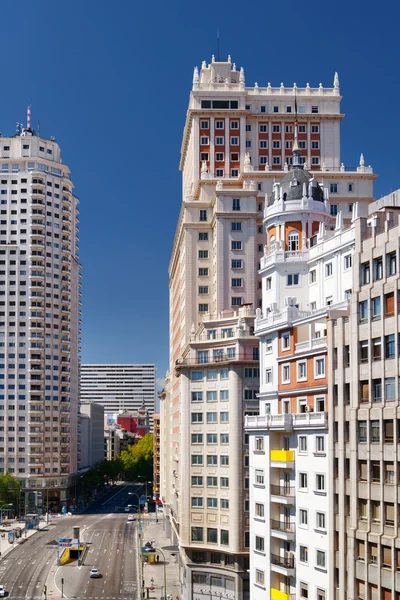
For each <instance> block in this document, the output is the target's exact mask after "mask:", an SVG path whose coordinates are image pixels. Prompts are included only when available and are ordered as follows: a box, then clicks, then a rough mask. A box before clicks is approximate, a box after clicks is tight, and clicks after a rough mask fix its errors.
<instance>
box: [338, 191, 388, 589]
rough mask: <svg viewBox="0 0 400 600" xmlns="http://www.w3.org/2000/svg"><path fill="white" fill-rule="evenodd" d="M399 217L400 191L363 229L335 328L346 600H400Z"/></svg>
mask: <svg viewBox="0 0 400 600" xmlns="http://www.w3.org/2000/svg"><path fill="white" fill-rule="evenodd" d="M399 216H400V191H399V190H397V191H396V192H394V193H391V194H389V195H388V196H385V197H383V198H381V199H380V200H378V201H376V202H374V203H372V204H371V205H370V207H369V215H368V217H367V218H365V219H359V220H357V221H356V222H355V249H354V254H353V294H352V296H351V303H350V306H349V309H348V311H347V312H346V314H340V315H339V314H338V315H337V316H335V318H332V319H331V320H330V321H329V322H328V355H329V356H330V359H329V367H328V368H329V377H328V379H329V382H328V387H329V392H328V393H329V397H330V398H332V406H331V410H330V411H329V431H330V432H331V435H330V440H329V456H330V457H331V459H330V460H331V471H330V482H329V486H330V488H331V491H332V495H331V507H330V508H331V511H330V512H331V514H332V515H333V516H332V521H331V523H330V527H329V532H330V536H329V547H330V560H329V569H330V570H331V582H332V587H331V596H330V597H335V598H337V599H340V600H342V599H344V598H348V599H357V600H358V599H359V598H365V599H367V598H368V599H371V600H375V599H378V598H379V599H384V600H389V598H390V599H399V598H400V577H399V564H400V538H399V533H398V532H399V497H398V490H399V481H400V480H399V462H398V456H397V447H398V446H397V444H398V435H399V412H398V410H399V409H398V406H399V343H400V339H399V287H400V279H399V260H400V257H399V239H400V221H399ZM334 594H335V595H334Z"/></svg>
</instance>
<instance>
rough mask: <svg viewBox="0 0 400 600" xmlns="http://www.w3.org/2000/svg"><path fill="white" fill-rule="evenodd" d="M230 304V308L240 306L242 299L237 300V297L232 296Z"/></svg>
mask: <svg viewBox="0 0 400 600" xmlns="http://www.w3.org/2000/svg"><path fill="white" fill-rule="evenodd" d="M231 303H232V306H242V303H243V298H238V297H234V296H233V297H232V298H231Z"/></svg>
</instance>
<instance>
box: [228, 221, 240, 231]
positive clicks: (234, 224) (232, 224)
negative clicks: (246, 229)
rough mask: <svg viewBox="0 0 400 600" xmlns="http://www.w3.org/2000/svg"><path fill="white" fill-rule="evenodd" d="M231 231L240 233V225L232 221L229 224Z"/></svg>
mask: <svg viewBox="0 0 400 600" xmlns="http://www.w3.org/2000/svg"><path fill="white" fill-rule="evenodd" d="M231 230H232V231H242V223H241V222H240V221H239V222H238V221H233V222H232V223H231Z"/></svg>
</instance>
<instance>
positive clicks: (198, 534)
mask: <svg viewBox="0 0 400 600" xmlns="http://www.w3.org/2000/svg"><path fill="white" fill-rule="evenodd" d="M202 541H203V528H202V527H192V542H202Z"/></svg>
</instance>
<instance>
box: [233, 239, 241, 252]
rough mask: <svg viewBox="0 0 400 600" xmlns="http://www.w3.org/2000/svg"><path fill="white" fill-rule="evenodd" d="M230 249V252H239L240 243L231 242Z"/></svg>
mask: <svg viewBox="0 0 400 600" xmlns="http://www.w3.org/2000/svg"><path fill="white" fill-rule="evenodd" d="M231 249H232V250H241V249H242V242H238V241H232V242H231Z"/></svg>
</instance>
